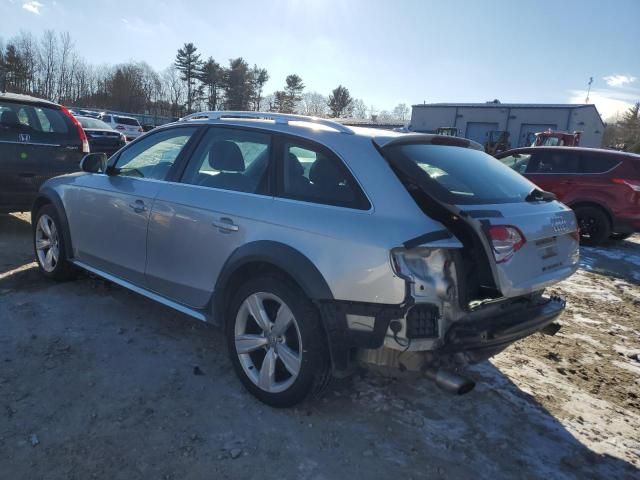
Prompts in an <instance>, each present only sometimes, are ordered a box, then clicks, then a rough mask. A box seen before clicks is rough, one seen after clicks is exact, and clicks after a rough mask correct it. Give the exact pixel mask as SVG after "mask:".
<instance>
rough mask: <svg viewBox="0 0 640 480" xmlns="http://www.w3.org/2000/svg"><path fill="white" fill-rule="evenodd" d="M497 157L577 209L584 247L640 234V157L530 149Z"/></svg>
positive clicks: (586, 150)
mask: <svg viewBox="0 0 640 480" xmlns="http://www.w3.org/2000/svg"><path fill="white" fill-rule="evenodd" d="M496 157H497V158H498V159H499V160H500V161H501V162H502V163H504V164H505V165H507V166H509V167H511V168H513V169H514V170H516V171H517V172H519V173H521V174H523V175H524V176H525V177H527V178H528V179H529V180H531V181H532V182H533V183H535V184H536V185H538V186H539V187H540V188H541V189H542V190H546V191H549V192H552V193H554V194H555V195H556V196H557V197H558V200H560V201H561V202H563V203H565V204H567V205H568V206H570V207H571V208H573V209H574V211H575V212H576V217H577V218H578V223H579V226H580V237H581V241H582V242H583V243H584V244H585V245H598V244H600V243H602V242H604V241H605V240H607V239H608V238H613V239H624V238H627V237H629V236H630V235H632V234H633V233H635V232H640V155H636V154H633V153H625V152H618V151H615V150H602V149H595V148H570V147H530V148H517V149H513V150H508V151H506V152H503V153H501V154H499V155H496Z"/></svg>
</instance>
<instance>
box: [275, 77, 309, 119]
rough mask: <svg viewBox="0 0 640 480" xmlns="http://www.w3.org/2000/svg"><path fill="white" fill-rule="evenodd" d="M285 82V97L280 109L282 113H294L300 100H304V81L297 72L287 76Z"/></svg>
mask: <svg viewBox="0 0 640 480" xmlns="http://www.w3.org/2000/svg"><path fill="white" fill-rule="evenodd" d="M285 82H286V85H285V87H284V92H283V93H284V97H283V98H282V105H281V106H280V108H281V109H280V110H279V111H280V112H282V113H293V112H295V109H296V106H297V105H298V103H299V102H300V100H302V91H303V90H304V83H302V78H300V77H299V76H298V75H296V74H295V73H294V74H293V75H289V76H287V78H286V80H285Z"/></svg>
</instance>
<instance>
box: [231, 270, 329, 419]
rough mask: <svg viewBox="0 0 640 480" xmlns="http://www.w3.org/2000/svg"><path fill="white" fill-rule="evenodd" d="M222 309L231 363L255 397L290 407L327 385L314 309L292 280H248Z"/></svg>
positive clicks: (323, 341) (325, 351)
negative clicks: (224, 310)
mask: <svg viewBox="0 0 640 480" xmlns="http://www.w3.org/2000/svg"><path fill="white" fill-rule="evenodd" d="M227 315H228V317H227V322H226V336H227V344H228V348H229V355H230V357H231V363H233V367H234V369H235V371H236V374H237V375H238V377H239V378H240V381H241V382H242V384H243V385H244V387H245V388H246V389H247V390H248V391H249V392H250V393H251V394H252V395H254V396H255V397H256V398H258V399H259V400H260V401H262V402H264V403H266V404H267V405H270V406H272V407H278V408H282V407H290V406H293V405H296V404H297V403H300V402H301V401H303V400H304V399H305V398H306V397H307V396H309V395H310V394H312V393H314V394H315V393H319V392H320V391H321V390H322V389H323V388H324V387H325V386H326V385H327V383H328V378H329V377H330V375H331V368H330V362H329V354H328V349H327V343H326V336H325V333H324V330H323V328H322V324H321V320H320V315H319V313H318V310H317V308H316V307H315V305H314V304H313V303H312V302H311V301H310V300H309V299H308V298H307V297H306V296H305V294H304V292H302V290H301V289H300V288H298V287H297V286H296V285H295V284H294V283H292V282H291V281H289V280H288V279H286V278H282V277H280V276H275V275H265V276H261V277H257V278H255V279H252V280H249V281H247V282H246V283H245V284H243V285H242V286H241V287H240V288H239V289H238V291H237V292H236V294H235V295H234V296H233V298H232V300H231V302H230V304H229V308H228V309H227ZM254 315H255V316H254ZM256 317H258V318H256Z"/></svg>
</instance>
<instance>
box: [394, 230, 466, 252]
mask: <svg viewBox="0 0 640 480" xmlns="http://www.w3.org/2000/svg"><path fill="white" fill-rule="evenodd" d="M449 238H453V235H452V234H451V232H449V231H448V230H437V231H435V232H430V233H425V234H424V235H420V236H419V237H415V238H412V239H411V240H407V241H406V242H404V243H403V244H402V245H403V246H404V248H415V247H417V246H420V245H422V244H423V243H429V242H437V241H438V240H447V239H449Z"/></svg>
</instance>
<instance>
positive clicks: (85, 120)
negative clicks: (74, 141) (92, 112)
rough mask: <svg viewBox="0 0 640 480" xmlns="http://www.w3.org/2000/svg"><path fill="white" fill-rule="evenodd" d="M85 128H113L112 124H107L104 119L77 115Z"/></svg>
mask: <svg viewBox="0 0 640 480" xmlns="http://www.w3.org/2000/svg"><path fill="white" fill-rule="evenodd" d="M76 118H77V119H78V121H79V122H80V125H82V127H83V128H101V129H104V130H113V129H112V128H111V126H110V125H107V124H106V123H104V122H103V121H102V120H98V119H97V118H89V117H76Z"/></svg>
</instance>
